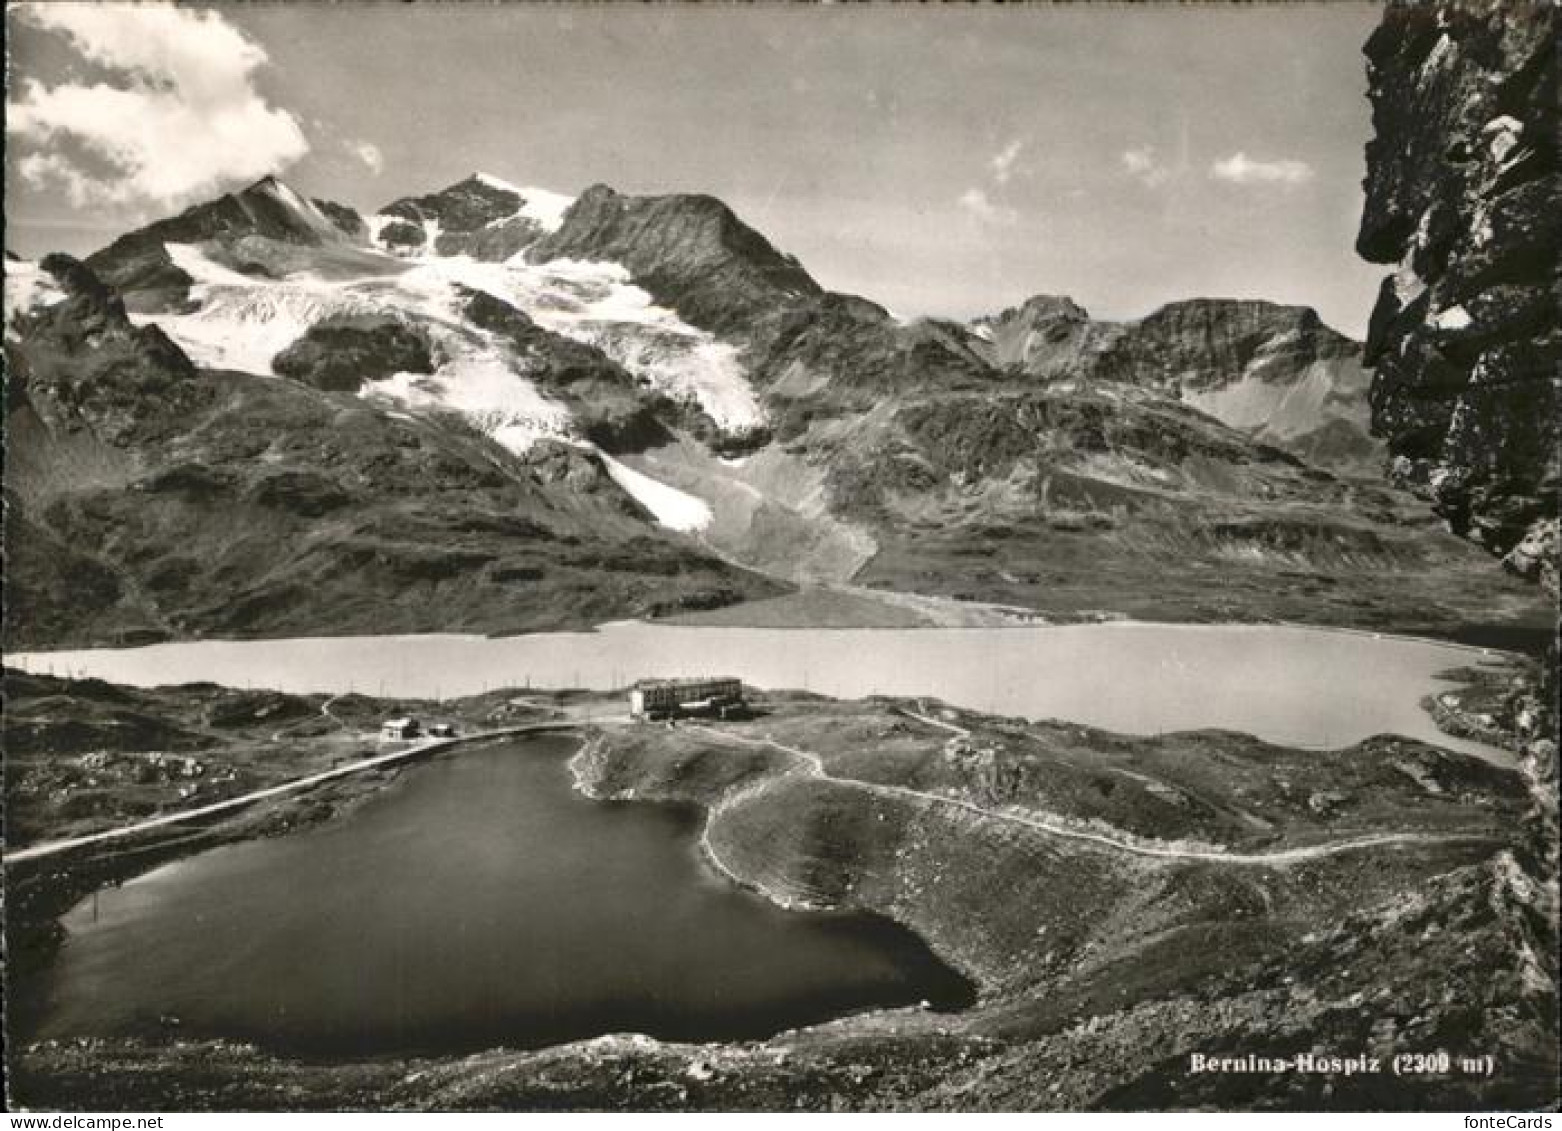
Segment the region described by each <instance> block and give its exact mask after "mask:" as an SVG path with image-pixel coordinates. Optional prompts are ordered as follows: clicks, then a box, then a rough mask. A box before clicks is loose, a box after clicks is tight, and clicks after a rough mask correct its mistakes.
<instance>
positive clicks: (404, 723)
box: [380, 718, 418, 727]
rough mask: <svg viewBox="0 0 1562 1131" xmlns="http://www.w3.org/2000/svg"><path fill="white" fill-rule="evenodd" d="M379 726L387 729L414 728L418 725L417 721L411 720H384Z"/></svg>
mask: <svg viewBox="0 0 1562 1131" xmlns="http://www.w3.org/2000/svg"><path fill="white" fill-rule="evenodd" d="M380 725H381V726H387V727H415V726H417V725H418V720H417V719H411V718H401V719H386V720H385V721H384V722H383V723H381V724H380Z"/></svg>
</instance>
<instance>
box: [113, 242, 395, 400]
mask: <svg viewBox="0 0 1562 1131" xmlns="http://www.w3.org/2000/svg"><path fill="white" fill-rule="evenodd" d="M165 246H166V248H167V250H168V257H169V258H170V259H171V260H173V262H174V265H175V266H177V267H178V268H179V269H180V270H182V271H184V272H185V273H186V274H187V275H189V276H190V277H191V278H192V279H194V280H195V283H194V285H193V286H192V287H191V288H190V298H191V300H192V301H194V302H197V303H199V304H200V306H199V308H198V309H196V310H194V311H192V312H190V313H187V314H136V313H132V314H131V315H130V320H131V321H132V322H134V323H135V324H136V325H138V326H144V325H146V324H147V323H156V324H157V325H158V326H159V327H161V328H162V330H163V332H164V333H165V334H167V335H168V336H169V337H170V338H172V339H173V340H174V341H175V342H176V343H177V344H178V345H179V347H180V348H181V349H183V350H184V352H185V353H187V354H189V356H190V360H192V361H194V362H195V363H196V364H197V365H204V366H207V367H209V368H212V369H238V370H242V371H243V372H245V373H256V374H260V375H262V376H272V375H273V373H272V369H271V359H272V358H274V357H275V356H276V355H277V354H279V353H281V352H282V351H283V350H284V349H286V348H287V347H288V346H290V345H292V344H293V343H294V342H295V341H297V340H298V339H299V338H301V337H303V336H304V332H305V331H306V330H308V329H309V327H311V326H313V325H314V324H315V323H316V322H318V321H320V320H321V319H322V318H327V317H330V316H332V315H340V314H364V313H375V312H378V311H379V310H381V309H382V304H380V303H378V302H376V301H374V300H373V298H372V297H370V296H369V295H367V294H364V293H362V292H361V291H359V290H357V289H355V288H354V287H351V286H341V285H337V284H333V283H328V282H325V281H323V280H320V279H317V278H314V277H312V276H307V275H299V276H293V277H290V278H289V279H286V280H281V281H275V280H270V279H255V278H251V277H250V276H248V275H243V274H240V273H239V272H237V271H233V270H230V269H229V268H227V267H224V266H223V265H222V264H220V263H218V262H216V261H215V260H213V259H212V258H211V257H210V256H208V255H207V254H206V253H205V252H203V251H202V250H201V249H200V248H198V247H196V246H194V245H192V244H177V243H170V244H166V245H165Z"/></svg>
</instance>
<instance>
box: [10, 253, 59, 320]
mask: <svg viewBox="0 0 1562 1131" xmlns="http://www.w3.org/2000/svg"><path fill="white" fill-rule="evenodd" d="M64 298H65V292H64V291H62V290H60V288H59V287H58V286H57V285H56V284H55V282H54V276H52V275H50V274H49V273H48V272H47V271H45V270H44V269H43V268H42V267H40V266H38V264H36V263H34V262H33V261H32V260H30V259H11V258H9V257H7V259H6V261H5V336H6V337H7V338H14V337H15V336H16V333H15V331H14V330H12V329H11V320H12V319H13V318H15V317H16V316H17V315H18V314H30V313H32V312H33V311H34V310H38V309H39V308H41V307H45V306H53V305H54V304H55V303H57V302H60V301H61V300H62V299H64Z"/></svg>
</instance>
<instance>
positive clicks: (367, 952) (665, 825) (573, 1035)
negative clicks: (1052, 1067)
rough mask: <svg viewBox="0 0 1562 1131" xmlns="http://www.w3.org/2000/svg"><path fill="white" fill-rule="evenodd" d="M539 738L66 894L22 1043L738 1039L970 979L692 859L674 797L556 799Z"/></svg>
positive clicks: (473, 755) (552, 757) (452, 762)
mask: <svg viewBox="0 0 1562 1131" xmlns="http://www.w3.org/2000/svg"><path fill="white" fill-rule="evenodd" d="M575 748H576V742H575V740H573V739H570V738H564V737H558V736H553V737H546V738H543V737H537V738H530V739H525V740H511V741H506V742H500V743H494V744H488V745H482V746H475V747H470V748H467V749H464V750H461V751H460V752H459V753H453V754H451V755H448V756H445V757H441V758H436V759H434V760H432V761H429V762H427V763H423V764H420V765H417V766H415V767H413V768H410V769H408V770H407V771H406V772H404V773H403V775H402V776H401V778H400V779H399V780H398V781H396V782H395V783H393V784H392V785H391V786H390V787H389V788H388V789H386V790H383V791H381V792H380V793H377V794H375V795H373V796H372V797H370V798H369V799H368V800H367V801H365V802H364V803H363V804H362V805H361V806H359V807H358V808H356V809H355V810H353V811H352V812H351V813H349V814H348V815H346V816H345V817H343V818H342V819H340V820H338V821H334V822H332V823H330V824H327V825H323V826H319V827H316V828H311V829H308V830H305V831H302V832H299V833H296V834H293V835H290V836H286V837H281V838H277V839H273V840H260V841H251V842H246V843H242V844H237V845H232V846H228V847H223V848H218V849H213V850H211V851H208V852H203V853H200V854H199V855H196V856H193V857H190V858H189V859H186V860H182V861H179V862H177V863H173V864H170V865H167V866H164V867H161V868H158V869H156V870H155V871H152V872H149V873H147V874H145V875H143V876H140V877H138V878H136V879H134V880H131V881H130V882H128V883H126V884H125V885H123V886H122V887H118V888H109V889H105V890H104V891H102V892H101V893H99V894H98V895H97V896H96V897H89V898H88V899H86V900H84V901H83V902H82V903H81V904H79V905H78V906H77V907H76V908H74V909H73V910H72V911H71V912H70V913H69V914H68V915H67V916H66V917H65V919H64V926H65V928H66V930H67V932H68V935H67V938H66V941H65V943H64V945H63V947H62V948H61V951H60V953H59V955H58V958H57V960H56V961H55V962H54V963H53V965H52V967H51V969H50V970H49V972H48V973H47V974H46V975H44V976H42V978H41V980H40V983H39V985H38V986H37V987H36V992H37V993H39V994H41V995H42V998H41V1000H40V1001H39V1002H38V1003H37V1005H38V1008H36V1009H29V1010H28V1012H29V1013H30V1014H33V1015H37V1016H41V1018H42V1021H41V1023H40V1027H39V1031H38V1032H37V1033H35V1034H20V1035H21V1036H23V1038H24V1039H33V1038H47V1037H63V1036H81V1035H104V1036H107V1035H125V1034H138V1033H147V1032H156V1031H159V1030H161V1031H164V1032H167V1031H168V1029H169V1027H170V1026H173V1025H177V1032H178V1033H180V1034H181V1035H185V1036H192V1037H193V1036H220V1037H229V1038H236V1039H245V1040H252V1041H254V1042H255V1043H257V1044H260V1045H262V1046H264V1047H267V1048H271V1049H275V1050H278V1051H282V1052H286V1053H290V1054H293V1055H299V1056H304V1057H311V1058H332V1059H336V1058H347V1057H372V1056H380V1055H403V1054H428V1055H432V1054H459V1053H467V1052H472V1051H475V1050H479V1049H484V1048H491V1047H497V1046H508V1047H511V1048H531V1047H540V1046H543V1045H549V1044H556V1043H559V1042H563V1041H568V1040H573V1039H577V1038H583V1037H591V1036H597V1035H600V1034H603V1033H613V1032H625V1031H632V1032H642V1033H649V1034H652V1035H654V1036H657V1037H662V1038H668V1039H681V1040H721V1039H737V1038H745V1037H763V1036H768V1035H772V1034H774V1033H776V1032H779V1031H781V1030H784V1029H787V1028H791V1027H794V1026H798V1025H803V1024H807V1023H810V1022H817V1021H822V1020H826V1019H828V1018H831V1017H838V1016H842V1015H844V1014H848V1013H851V1012H855V1011H858V1010H862V1009H866V1008H870V1007H875V1006H888V1005H903V1004H914V1003H917V1002H919V1001H923V1000H926V1001H928V1002H930V1003H931V1004H932V1005H933V1006H934V1007H938V1008H956V1007H960V1006H963V1005H965V1004H968V1003H969V1001H970V997H971V988H970V986H969V985H968V983H967V982H966V981H965V980H964V979H963V978H961V977H960V976H959V975H958V974H956V973H955V972H954V971H952V970H950V969H949V968H948V967H946V966H945V965H943V964H942V963H941V962H939V960H938V959H937V958H936V957H935V956H934V955H933V954H932V952H931V951H929V950H928V949H927V947H926V946H925V945H924V944H923V943H922V942H921V940H920V939H918V937H917V936H916V935H914V934H913V933H911V932H910V931H907V930H905V929H903V928H901V927H899V926H898V925H896V924H894V923H892V922H890V921H888V920H886V919H882V918H879V917H877V916H871V915H861V914H842V913H820V914H814V913H797V912H788V911H783V910H781V909H780V908H777V907H775V906H774V905H772V904H770V903H769V902H767V901H765V900H764V899H762V898H760V897H758V896H756V895H753V894H751V893H749V892H746V891H743V890H741V889H739V888H737V887H736V886H735V885H733V884H732V883H731V882H729V881H727V880H726V879H724V878H721V877H719V876H717V875H715V874H714V873H713V872H712V871H711V870H710V869H709V868H708V867H707V866H706V865H705V864H704V863H703V861H701V859H700V858H699V850H698V845H697V838H698V835H699V829H700V827H701V818H700V816H699V813H698V811H697V810H695V809H693V808H692V807H684V806H670V805H655V804H641V803H612V802H609V803H602V802H594V801H589V800H586V799H585V798H583V797H581V796H579V795H578V794H576V793H575V792H574V791H573V789H572V787H571V782H570V776H569V772H568V768H567V766H566V762H567V759H568V757H569V755H570V754H571V753H572V752H573V751H574V749H575Z"/></svg>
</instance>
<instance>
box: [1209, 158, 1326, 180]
mask: <svg viewBox="0 0 1562 1131" xmlns="http://www.w3.org/2000/svg"><path fill="white" fill-rule="evenodd" d="M1209 175H1210V176H1211V177H1213V178H1215V179H1216V180H1217V181H1229V182H1230V183H1231V184H1234V185H1299V184H1302V183H1304V182H1306V181H1310V180H1312V179H1313V169H1312V166H1311V165H1309V164H1307V162H1305V161H1293V160H1290V159H1288V158H1286V159H1281V160H1279V161H1255V160H1254V159H1253V158H1251V157H1249V156H1248V155H1247V154H1246V153H1243V152H1242V151H1241V150H1238V151H1237V152H1236V153H1233V154H1232V155H1231V156H1230V157H1223V158H1221V159H1220V160H1219V161H1216V162H1215V163H1214V164H1213V165H1211V166H1210V167H1209Z"/></svg>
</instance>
